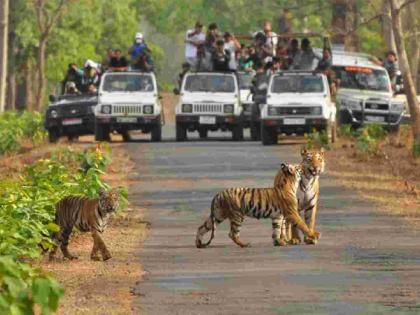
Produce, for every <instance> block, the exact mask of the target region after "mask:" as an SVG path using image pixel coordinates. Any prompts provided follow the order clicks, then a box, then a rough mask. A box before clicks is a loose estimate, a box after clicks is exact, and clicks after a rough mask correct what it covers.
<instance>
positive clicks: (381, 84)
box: [334, 66, 391, 92]
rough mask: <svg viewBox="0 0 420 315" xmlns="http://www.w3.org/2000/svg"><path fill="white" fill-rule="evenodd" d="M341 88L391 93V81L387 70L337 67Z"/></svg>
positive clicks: (336, 71)
mask: <svg viewBox="0 0 420 315" xmlns="http://www.w3.org/2000/svg"><path fill="white" fill-rule="evenodd" d="M334 71H335V74H336V77H337V78H338V79H339V80H340V88H347V89H357V90H371V91H381V92H390V89H391V87H390V81H389V77H388V74H387V72H386V70H383V69H371V68H366V67H353V66H352V67H335V68H334Z"/></svg>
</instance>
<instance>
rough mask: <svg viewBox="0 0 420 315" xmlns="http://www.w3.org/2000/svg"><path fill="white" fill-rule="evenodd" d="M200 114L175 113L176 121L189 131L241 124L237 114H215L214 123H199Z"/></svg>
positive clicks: (230, 127) (226, 128)
mask: <svg viewBox="0 0 420 315" xmlns="http://www.w3.org/2000/svg"><path fill="white" fill-rule="evenodd" d="M202 116H211V115H202ZM199 120H200V116H188V115H177V116H176V123H177V124H181V125H182V126H183V127H184V128H186V129H188V130H189V131H195V130H199V129H207V130H212V131H216V130H219V129H221V130H231V129H232V128H233V127H234V126H237V125H240V124H243V119H242V117H238V116H233V115H231V116H216V123H215V124H200V123H199Z"/></svg>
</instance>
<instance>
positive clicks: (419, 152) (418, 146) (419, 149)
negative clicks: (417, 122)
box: [413, 141, 420, 158]
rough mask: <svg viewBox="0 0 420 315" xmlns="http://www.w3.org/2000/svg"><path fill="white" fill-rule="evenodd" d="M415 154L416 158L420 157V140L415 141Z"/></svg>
mask: <svg viewBox="0 0 420 315" xmlns="http://www.w3.org/2000/svg"><path fill="white" fill-rule="evenodd" d="M413 156H414V157H415V158H419V157H420V142H415V141H414V143H413Z"/></svg>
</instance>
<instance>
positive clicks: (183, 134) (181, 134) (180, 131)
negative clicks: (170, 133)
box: [176, 123, 187, 141]
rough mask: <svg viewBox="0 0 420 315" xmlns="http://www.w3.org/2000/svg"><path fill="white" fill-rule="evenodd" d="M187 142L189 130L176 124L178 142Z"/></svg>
mask: <svg viewBox="0 0 420 315" xmlns="http://www.w3.org/2000/svg"><path fill="white" fill-rule="evenodd" d="M186 140H187V129H185V128H184V126H183V125H182V124H180V123H176V141H186Z"/></svg>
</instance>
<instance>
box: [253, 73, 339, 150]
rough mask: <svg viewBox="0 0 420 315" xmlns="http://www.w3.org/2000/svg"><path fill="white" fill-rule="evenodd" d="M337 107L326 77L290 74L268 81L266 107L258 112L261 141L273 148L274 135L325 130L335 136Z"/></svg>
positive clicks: (317, 74) (332, 137)
mask: <svg viewBox="0 0 420 315" xmlns="http://www.w3.org/2000/svg"><path fill="white" fill-rule="evenodd" d="M336 111H337V110H336V107H335V103H334V102H333V101H332V100H331V94H330V89H329V85H328V80H327V77H326V76H325V75H324V74H321V73H315V72H303V71H290V72H280V73H278V74H274V75H272V76H271V78H270V82H269V86H268V92H267V104H264V105H263V107H262V109H261V140H262V143H263V144H264V145H270V144H276V143H277V135H278V134H281V133H285V134H297V135H300V134H304V133H308V132H311V131H312V130H313V129H316V130H318V131H321V130H326V131H327V133H328V137H329V139H330V141H335V136H336Z"/></svg>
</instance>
